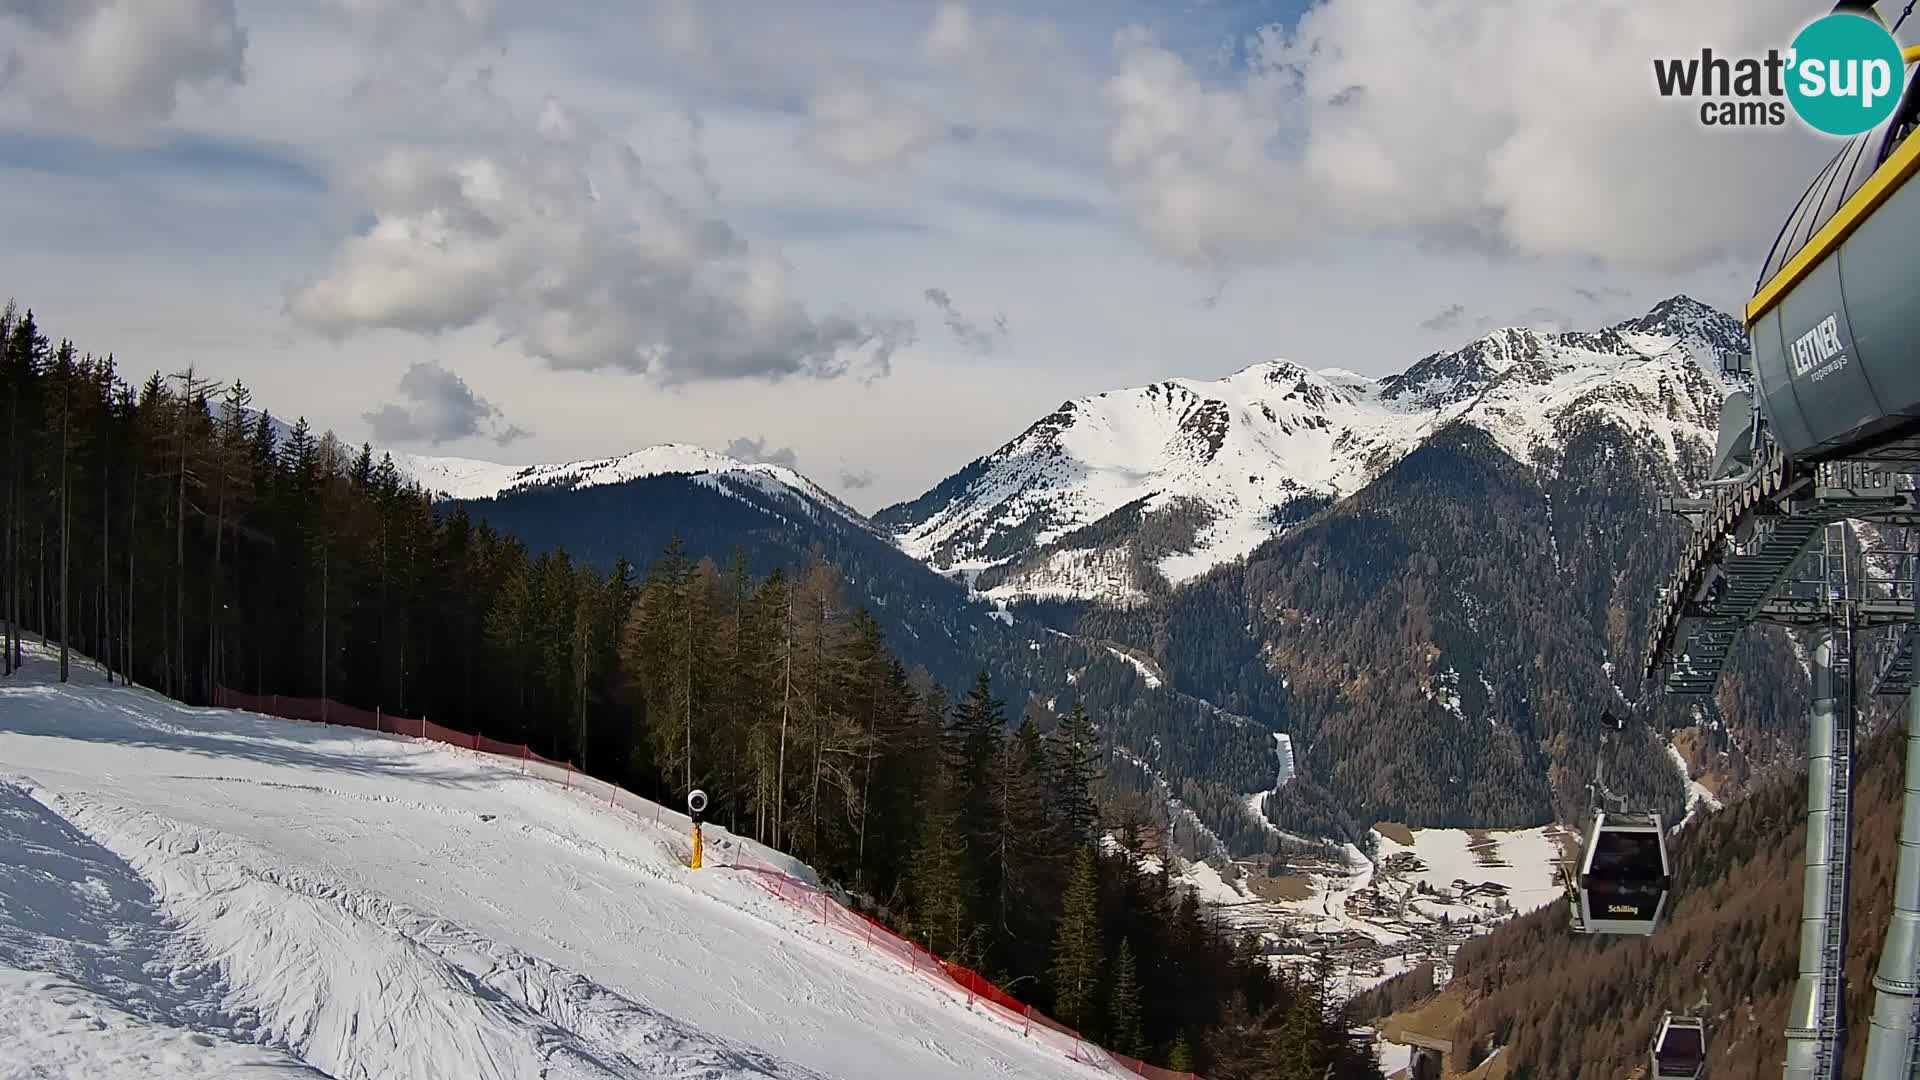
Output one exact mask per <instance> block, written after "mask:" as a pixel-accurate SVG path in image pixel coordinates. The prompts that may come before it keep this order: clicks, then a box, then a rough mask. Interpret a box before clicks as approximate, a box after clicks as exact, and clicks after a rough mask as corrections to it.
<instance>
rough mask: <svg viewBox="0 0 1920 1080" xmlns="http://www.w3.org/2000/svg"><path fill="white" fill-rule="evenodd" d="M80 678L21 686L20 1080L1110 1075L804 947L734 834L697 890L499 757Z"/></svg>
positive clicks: (599, 815)
mask: <svg viewBox="0 0 1920 1080" xmlns="http://www.w3.org/2000/svg"><path fill="white" fill-rule="evenodd" d="M74 671H75V676H76V682H75V683H74V684H71V685H68V686H61V685H59V684H58V683H56V682H55V681H53V674H54V670H53V665H52V662H51V661H50V660H49V659H48V658H47V657H46V656H44V655H35V656H32V657H30V660H29V664H28V667H27V668H26V669H25V670H24V671H23V672H21V673H19V674H17V675H15V676H14V677H13V679H11V680H10V681H8V682H6V683H5V684H0V1063H5V1064H4V1065H0V1075H5V1076H15V1075H21V1074H19V1073H14V1072H10V1071H9V1070H10V1069H12V1068H14V1067H16V1066H18V1065H20V1064H22V1063H24V1064H25V1065H26V1067H27V1069H28V1070H29V1071H28V1073H26V1075H33V1076H43V1075H53V1076H76V1077H78V1076H88V1077H97V1076H115V1077H140V1076H144V1077H166V1078H173V1077H193V1078H195V1080H206V1078H210V1077H220V1076H239V1075H245V1076H248V1077H263V1078H264V1077H279V1076H286V1077H300V1076H322V1075H326V1076H343V1077H344V1076H352V1077H364V1078H368V1080H384V1078H389V1077H391V1078H399V1077H409V1078H420V1080H431V1078H438V1077H445V1078H448V1080H453V1078H459V1080H484V1078H492V1077H499V1078H516V1080H517V1078H521V1077H533V1076H543V1077H552V1078H555V1080H561V1078H575V1077H582V1078H585V1077H593V1078H598V1077H615V1076H627V1077H665V1078H687V1080H693V1078H696V1077H698V1078H708V1080H721V1078H737V1077H778V1078H795V1080H798V1078H816V1077H837V1078H849V1080H861V1078H867V1077H872V1078H875V1080H880V1078H887V1080H892V1078H896V1077H902V1076H911V1077H914V1078H915V1080H949V1078H950V1080H978V1078H979V1077H982V1076H996V1077H1034V1078H1053V1077H1060V1078H1066V1077H1081V1078H1084V1077H1086V1076H1088V1075H1090V1074H1093V1073H1095V1072H1096V1071H1097V1070H1096V1069H1095V1068H1094V1067H1091V1066H1088V1065H1085V1064H1078V1063H1074V1062H1070V1061H1067V1060H1065V1059H1063V1058H1062V1057H1061V1056H1060V1054H1059V1053H1058V1052H1057V1051H1056V1050H1054V1049H1052V1048H1047V1047H1043V1046H1041V1045H1040V1044H1039V1043H1038V1042H1037V1041H1035V1040H1026V1039H1023V1038H1022V1037H1021V1034H1020V1032H1019V1030H1018V1029H1016V1028H1010V1027H1008V1026H1006V1025H1004V1024H1002V1023H1000V1022H998V1021H996V1020H993V1019H990V1018H988V1017H987V1016H985V1015H983V1014H981V1013H980V1012H978V1011H974V1010H970V1009H968V1008H967V1005H966V1003H965V1001H963V1000H961V1001H956V1000H954V999H953V998H952V997H950V996H948V995H945V994H943V993H942V992H941V991H939V990H938V989H936V988H935V987H933V986H932V985H930V984H927V983H925V982H923V981H921V980H917V979H914V978H912V977H910V976H909V975H908V974H907V973H906V972H905V971H903V970H901V969H899V968H897V967H895V966H893V964H892V961H891V960H889V959H886V958H884V957H882V956H881V955H880V954H877V953H873V952H868V951H866V950H864V949H862V948H861V947H860V946H859V945H858V944H857V943H854V942H850V941H848V940H847V939H845V938H844V937H841V936H839V935H837V934H835V933H834V932H833V931H831V930H828V929H826V928H825V927H822V926H819V925H817V924H816V925H810V924H809V923H808V922H807V920H806V918H805V916H804V915H803V914H801V913H798V912H797V911H795V910H794V909H792V908H790V907H787V906H786V905H784V904H783V903H781V902H780V901H777V900H775V899H773V898H772V897H770V896H769V895H768V894H767V893H766V892H765V891H764V890H762V889H761V888H760V887H759V886H758V885H756V884H755V883H754V882H753V881H752V880H750V876H749V875H748V874H747V873H745V872H742V871H737V870H729V869H727V868H726V866H725V863H726V862H727V857H726V855H725V854H723V853H724V852H726V851H728V850H729V848H728V845H730V844H734V843H738V841H735V840H733V838H730V837H728V836H727V834H726V833H725V832H724V831H722V830H718V829H714V830H710V832H709V836H708V840H709V855H708V869H706V870H703V871H700V872H691V871H689V870H687V869H686V866H685V863H686V857H687V842H686V838H685V836H684V835H683V834H682V833H681V832H680V831H679V830H678V829H674V828H670V827H668V826H666V825H654V824H652V823H649V822H646V821H644V820H640V819H637V818H635V817H634V816H633V815H632V814H630V813H628V812H626V811H623V810H615V809H612V808H609V807H607V806H604V805H600V804H598V803H596V802H594V801H591V800H590V799H589V798H587V797H586V796H584V795H583V794H581V793H580V792H578V791H569V790H566V789H564V788H560V787H557V786H554V785H551V784H548V783H545V782H542V781H539V780H536V779H531V778H528V777H523V776H521V775H520V774H519V773H518V772H516V771H514V770H512V769H510V768H507V767H503V766H502V765H501V764H499V763H497V762H496V761H492V760H488V759H484V758H482V757H480V756H479V755H475V754H471V753H468V752H464V751H461V750H457V749H454V748H450V747H446V746H441V745H436V744H428V743H422V742H416V741H414V740H410V739H404V738H399V737H394V736H384V737H383V736H378V735H374V734H371V733H366V732H359V731H352V730H345V729H340V728H329V727H322V726H318V725H303V724H297V723H289V722H284V721H278V720H270V719H265V718H261V717H256V716H251V715H248V714H242V713H233V712H226V711H221V710H213V709H192V708H186V707H183V706H180V705H178V704H175V703H173V702H170V701H167V700H165V699H163V698H160V697H159V696H157V695H154V694H151V693H148V692H146V691H143V690H139V689H130V688H124V687H114V686H110V685H108V684H107V683H106V682H105V681H104V679H103V677H102V676H100V675H99V674H98V673H97V671H96V670H95V669H93V668H92V667H91V666H88V665H86V664H84V663H76V664H75V666H74ZM734 850H738V849H734ZM754 854H755V855H756V856H758V857H759V858H761V859H763V860H766V861H769V862H776V864H780V865H784V866H786V868H788V869H790V870H792V871H793V872H795V873H796V874H802V875H804V874H805V873H806V871H805V868H804V867H797V866H793V865H792V864H790V863H780V862H779V860H780V859H781V857H780V856H778V855H777V854H775V853H772V852H768V851H766V850H765V849H759V848H755V849H754ZM716 864H719V865H716Z"/></svg>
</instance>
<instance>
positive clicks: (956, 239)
mask: <svg viewBox="0 0 1920 1080" xmlns="http://www.w3.org/2000/svg"><path fill="white" fill-rule="evenodd" d="M1883 7H1888V9H1889V10H1888V11H1887V14H1888V15H1889V16H1890V17H1891V16H1892V15H1896V14H1897V10H1895V9H1896V8H1897V5H1883ZM1825 10H1826V8H1825V7H1824V6H1823V5H1819V4H1807V3H1796V2H1787V0H1690V2H1689V3H1687V4H1648V3H1645V2H1644V0H1580V2H1577V3H1576V2H1563V0H1396V2H1394V3H1381V2H1379V0H1321V2H1318V3H1313V4H1307V3H1304V2H1299V0H1289V2H1280V3H1274V2H1254V0H1211V2H1208V0H1165V2H1160V3H1153V2H1148V0H1098V2H1095V0H1083V2H1067V0H1025V2H1020V3H992V2H986V0H980V2H961V0H846V2H834V3H828V2H826V0H819V2H809V3H786V2H779V0H764V2H754V0H532V2H522V0H0V296H7V295H11V296H13V297H15V298H16V299H17V300H18V301H19V302H20V303H21V304H22V305H24V306H29V307H31V308H33V309H34V311H35V313H36V317H37V318H38V319H39V320H40V322H41V324H42V326H43V327H44V328H45V329H46V330H47V331H48V332H50V333H51V334H53V335H54V336H55V337H56V338H58V337H70V338H72V339H73V340H74V341H75V342H76V344H77V345H78V346H79V347H80V348H82V349H83V350H88V351H93V352H96V353H104V352H112V353H113V354H114V355H115V357H116V359H117V361H118V362H119V363H120V365H121V367H122V369H123V370H125V371H128V372H130V373H133V376H134V380H135V381H138V379H139V378H142V377H144V375H145V374H146V373H147V372H150V371H153V370H156V369H158V370H161V371H165V372H172V371H176V370H180V369H183V368H185V367H186V366H188V365H192V366H194V367H195V368H196V369H197V371H198V372H199V373H200V374H202V375H204V376H208V377H212V378H215V379H218V380H223V381H224V380H231V379H235V378H238V379H242V380H244V381H245V382H246V384H247V385H248V386H249V387H250V388H251V389H252V390H253V393H254V395H255V402H256V404H258V405H260V406H263V407H265V408H268V409H270V410H271V411H272V412H274V413H275V415H278V416H282V417H289V418H290V417H293V416H299V415H304V416H306V417H307V418H308V420H309V421H310V422H311V423H312V424H313V425H314V426H315V427H316V428H321V429H331V430H333V431H335V432H336V433H338V434H339V435H340V437H341V438H343V439H345V440H347V441H349V442H350V443H354V444H358V443H360V442H362V441H372V442H373V443H374V444H375V445H377V446H381V447H388V448H393V449H404V450H409V451H412V452H416V453H431V454H442V455H449V456H462V457H474V458H482V459H486V460H493V461H505V462H516V463H531V462H544V461H565V460H575V459H582V458H589V457H600V456H608V455H613V454H617V453H621V452H624V451H627V450H632V449H636V448H639V447H642V446H647V445H651V444H655V443H661V442H688V443H696V444H700V445H704V446H708V447H711V448H713V449H715V450H722V451H727V452H730V453H733V454H735V455H736V456H743V457H748V458H752V459H755V460H766V461H773V462H777V463H780V464H786V465H791V466H793V467H796V468H798V469H799V470H801V471H802V472H804V473H806V474H807V475H809V476H810V477H812V478H813V479H815V480H816V481H817V482H819V483H821V484H822V485H823V486H826V487H828V488H830V489H832V490H835V491H836V492H837V493H839V494H841V495H842V496H843V497H844V498H846V499H847V500H848V501H849V502H851V503H852V504H853V505H855V506H858V507H861V508H863V509H868V510H872V509H877V508H878V507H881V506H884V505H886V504H888V503H891V502H895V501H898V500H901V499H906V498H911V497H913V496H915V495H917V494H919V493H920V492H922V491H924V490H925V489H927V488H929V487H931V486H932V485H933V484H935V483H937V482H938V481H939V480H940V479H941V478H943V477H944V476H946V475H948V474H950V473H952V472H953V471H955V470H956V469H958V468H959V467H961V466H962V465H964V464H965V463H966V462H967V461H969V460H971V459H973V458H975V457H977V456H979V455H982V454H985V453H988V452H990V451H991V450H993V449H994V448H995V447H997V446H998V445H1000V444H1001V443H1003V442H1005V441H1006V440H1008V439H1010V438H1012V437H1014V436H1015V435H1017V434H1018V433H1019V432H1020V431H1021V430H1023V429H1024V428H1025V427H1026V426H1027V425H1028V424H1030V423H1031V422H1032V421H1034V420H1035V419H1038V418H1039V417H1040V416H1042V415H1044V414H1046V413H1047V412H1049V411H1051V410H1052V409H1053V408H1054V407H1056V406H1057V405H1058V404H1059V403H1060V402H1061V401H1063V400H1065V399H1068V398H1071V397H1077V396H1081V395H1085V394H1091V393H1098V392H1100V391H1103V390H1108V389H1114V388H1118V387H1124V386H1132V385H1140V384H1144V383H1148V382H1154V381H1158V380H1161V379H1166V378H1173V377H1191V378H1217V377H1220V376H1223V375H1226V374H1229V373H1231V372H1233V371H1236V370H1238V369H1240V368H1243V367H1246V366H1248V365H1250V364H1254V363H1259V362H1262V361H1266V360H1272V359H1282V358H1284V359H1288V360H1293V361H1296V362H1299V363H1302V364H1306V365H1308V366H1311V367H1340V368H1347V369H1350V370H1354V371H1359V372H1362V373H1366V374H1371V375H1383V374H1388V373H1391V372H1394V371H1398V370H1401V369H1403V368H1405V367H1406V366H1407V365H1409V364H1410V363H1412V362H1413V361H1415V360H1417V359H1419V358H1420V357H1421V356H1423V355H1426V354H1427V353H1430V352H1433V351H1435V350H1439V349H1446V348H1453V347H1457V346H1458V345H1460V344H1463V343H1464V342H1466V341H1469V340H1471V339H1472V338H1474V337H1476V336H1478V335H1479V334H1481V333H1484V332H1486V331H1487V330H1489V329H1492V328H1494V327H1497V326H1503V325H1537V326H1552V327H1582V328H1584V327H1593V326H1599V325H1604V324H1607V323H1610V322H1613V321H1617V320H1619V319H1623V318H1627V317H1631V316H1633V315H1635V314H1638V313H1641V312H1644V311H1645V310H1646V309H1648V308H1649V307H1651V306H1652V305H1653V304H1654V303H1656V302H1657V301H1659V300H1660V299H1662V298H1664V297H1666V296H1670V295H1672V294H1674V293H1677V292H1686V293H1688V294H1690V295H1693V296H1695V297H1698V298H1699V299H1702V300H1704V301H1707V302H1708V303H1712V304H1715V305H1717V306H1719V307H1721V308H1723V309H1725V310H1729V311H1732V310H1735V309H1736V308H1737V307H1738V305H1739V304H1740V303H1742V302H1743V301H1744V300H1745V298H1746V296H1747V295H1748V293H1749V292H1750V290H1751V288H1752V285H1753V278H1754V276H1755V273H1756V271H1757V268H1758V263H1759V260H1760V259H1761V258H1762V257H1763V256H1764V255H1765V253H1766V248H1767V247H1768V245H1769V244H1770V243H1771V242H1772V239H1773V236H1774V233H1775V231H1776V230H1777V229H1778V227H1779V222H1780V220H1781V219H1782V218H1783V217H1784V216H1785V214H1786V212H1787V211H1788V210H1789V209H1791V206H1792V203H1793V201H1794V200H1795V199H1796V198H1797V197H1798V195H1799V193H1800V190H1801V189H1802V188H1803V187H1804V186H1805V184H1806V182H1807V180H1808V179H1809V178H1810V177H1811V176H1812V175H1813V173H1814V172H1815V171H1817V169H1818V168H1819V166H1820V164H1821V163H1822V162H1823V161H1824V160H1825V158H1826V157H1827V156H1828V155H1829V154H1830V153H1831V152H1832V149H1833V144H1832V142H1831V141H1830V140H1826V139H1823V138H1821V137H1818V136H1815V135H1812V134H1810V133H1808V132H1807V131H1805V130H1804V129H1802V128H1800V127H1798V126H1797V124H1792V123H1790V124H1789V125H1787V126H1786V127H1779V128H1744V129H1722V130H1713V129H1708V128H1703V127H1702V126H1701V125H1700V123H1699V120H1698V116H1697V109H1696V107H1695V106H1694V105H1691V104H1689V103H1686V102H1678V101H1671V100H1663V99H1661V98H1660V97H1659V96H1658V95H1657V94H1656V92H1655V90H1654V84H1653V74H1652V61H1653V59H1654V58H1656V57H1673V56H1686V55H1690V54H1691V55H1697V54H1698V52H1699V50H1700V49H1701V48H1702V47H1703V46H1707V47H1712V48H1713V49H1714V50H1716V51H1717V52H1719V53H1721V54H1723V55H1751V54H1756V53H1760V52H1763V51H1764V50H1765V49H1766V48H1768V47H1770V46H1774V47H1782V48H1784V47H1785V45H1786V43H1787V42H1788V41H1790V40H1791V38H1792V35H1793V33H1794V32H1795V31H1796V30H1797V29H1798V28H1799V26H1801V25H1803V24H1804V23H1805V22H1806V21H1808V20H1809V19H1810V18H1812V17H1814V16H1817V15H1819V14H1823V13H1824V11H1825ZM1917 28H1920V27H1916V26H1909V27H1907V28H1905V30H1904V31H1903V33H1902V35H1901V36H1902V38H1903V39H1904V40H1913V31H1914V30H1915V29H1917Z"/></svg>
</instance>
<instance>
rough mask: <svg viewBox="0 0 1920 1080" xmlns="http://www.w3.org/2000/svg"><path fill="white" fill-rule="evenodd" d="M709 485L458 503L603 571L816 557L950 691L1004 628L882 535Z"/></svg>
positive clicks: (905, 654) (911, 659) (751, 564)
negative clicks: (672, 549)
mask: <svg viewBox="0 0 1920 1080" xmlns="http://www.w3.org/2000/svg"><path fill="white" fill-rule="evenodd" d="M707 479H708V478H706V477H694V476H686V475H663V476H651V477H646V478H644V479H639V480H629V481H627V482H625V483H621V484H607V485H601V486H595V487H580V488H535V489H531V490H517V491H514V492H512V493H510V494H506V495H502V496H499V497H496V498H491V499H478V500H472V501H469V502H466V503H463V504H461V505H462V506H463V508H464V509H465V510H466V512H467V513H468V514H469V515H470V516H471V517H473V518H474V519H475V520H477V521H485V522H487V523H488V524H490V525H492V526H493V527H494V528H496V529H499V530H501V531H503V532H509V533H512V534H513V535H514V536H516V537H519V538H520V540H521V541H522V542H523V543H525V544H526V545H527V546H528V548H529V549H530V550H533V551H552V550H560V549H564V550H565V551H567V552H568V553H569V554H571V555H572V556H573V557H574V558H576V559H579V560H581V561H583V562H587V563H590V564H592V565H595V566H599V567H602V568H605V567H611V566H612V565H613V563H614V562H615V561H616V560H617V559H619V558H621V557H622V556H625V557H629V558H639V557H642V553H646V554H651V553H654V552H659V551H664V550H666V548H667V546H668V545H669V544H670V543H672V542H674V541H675V540H676V539H677V540H678V542H679V543H680V544H681V545H682V546H683V547H684V549H685V550H686V551H687V552H689V553H690V554H691V555H692V557H694V558H699V557H703V556H704V557H710V558H714V559H718V560H721V561H730V560H731V559H732V558H734V557H735V556H736V555H737V556H738V557H740V558H741V559H742V560H744V564H745V568H746V570H747V572H748V573H749V574H752V575H755V576H764V575H766V574H770V573H772V572H773V571H774V570H776V569H782V568H785V569H787V570H788V571H789V572H791V570H792V569H793V568H795V567H800V566H804V565H805V564H806V563H807V561H808V560H809V559H810V558H813V557H815V556H817V557H819V558H820V559H823V560H824V561H826V562H827V563H829V564H831V565H832V566H833V567H834V568H835V569H836V570H837V571H838V572H839V574H840V575H841V577H842V579H843V581H844V583H845V586H846V588H847V589H848V591H849V593H850V594H851V595H853V596H856V597H858V598H859V599H858V602H859V603H860V604H861V605H862V606H864V607H866V608H868V610H869V611H871V613H872V614H873V617H874V619H875V621H877V622H878V623H879V624H880V625H881V627H882V628H883V629H884V630H885V631H886V634H887V638H888V640H889V641H890V642H892V643H893V647H894V649H895V651H896V652H897V653H898V654H899V655H900V657H901V659H902V660H903V661H904V662H905V663H907V664H909V665H918V666H921V667H924V668H926V669H927V670H928V671H929V672H930V673H932V674H933V675H934V677H935V678H936V679H937V680H939V682H940V683H941V684H942V685H944V686H946V687H949V688H957V687H960V686H964V685H966V682H967V680H969V679H971V678H972V676H973V674H974V672H976V671H978V670H979V664H978V662H977V661H976V660H975V659H974V656H975V654H976V652H977V651H978V650H977V649H976V647H975V644H974V641H975V639H976V638H978V637H980V636H982V635H985V636H989V637H991V636H994V635H996V634H1004V633H1005V632H1006V628H1005V627H1004V625H1002V624H1000V623H997V622H995V621H994V620H993V619H990V618H987V617H986V612H985V611H983V610H982V609H981V608H980V606H979V605H977V604H971V603H969V602H968V601H967V595H966V589H965V587H964V586H962V585H960V584H959V583H957V582H954V581H951V580H949V579H947V578H945V577H942V576H940V575H938V574H936V573H934V572H933V571H931V570H929V569H928V568H927V567H926V566H925V565H923V564H922V563H920V562H919V561H917V560H915V559H913V558H912V557H910V556H908V555H906V554H905V553H904V552H902V551H900V549H898V548H896V547H894V546H893V544H892V543H890V542H888V541H887V540H886V539H885V538H883V537H881V536H880V535H878V534H877V533H875V532H873V531H871V530H868V529H864V528H861V527H860V526H859V525H858V524H856V523H855V522H852V521H849V520H847V519H845V518H842V517H839V516H837V515H833V514H814V515H811V516H808V515H805V514H804V513H801V512H797V511H796V510H795V509H794V508H793V507H792V506H790V505H786V504H783V503H780V502H777V501H776V500H774V499H773V498H771V497H769V496H767V495H765V494H763V493H760V492H758V491H756V490H755V489H753V488H751V487H746V486H740V487H727V488H722V487H719V486H716V485H713V484H709V483H706V482H704V481H705V480H707Z"/></svg>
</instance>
